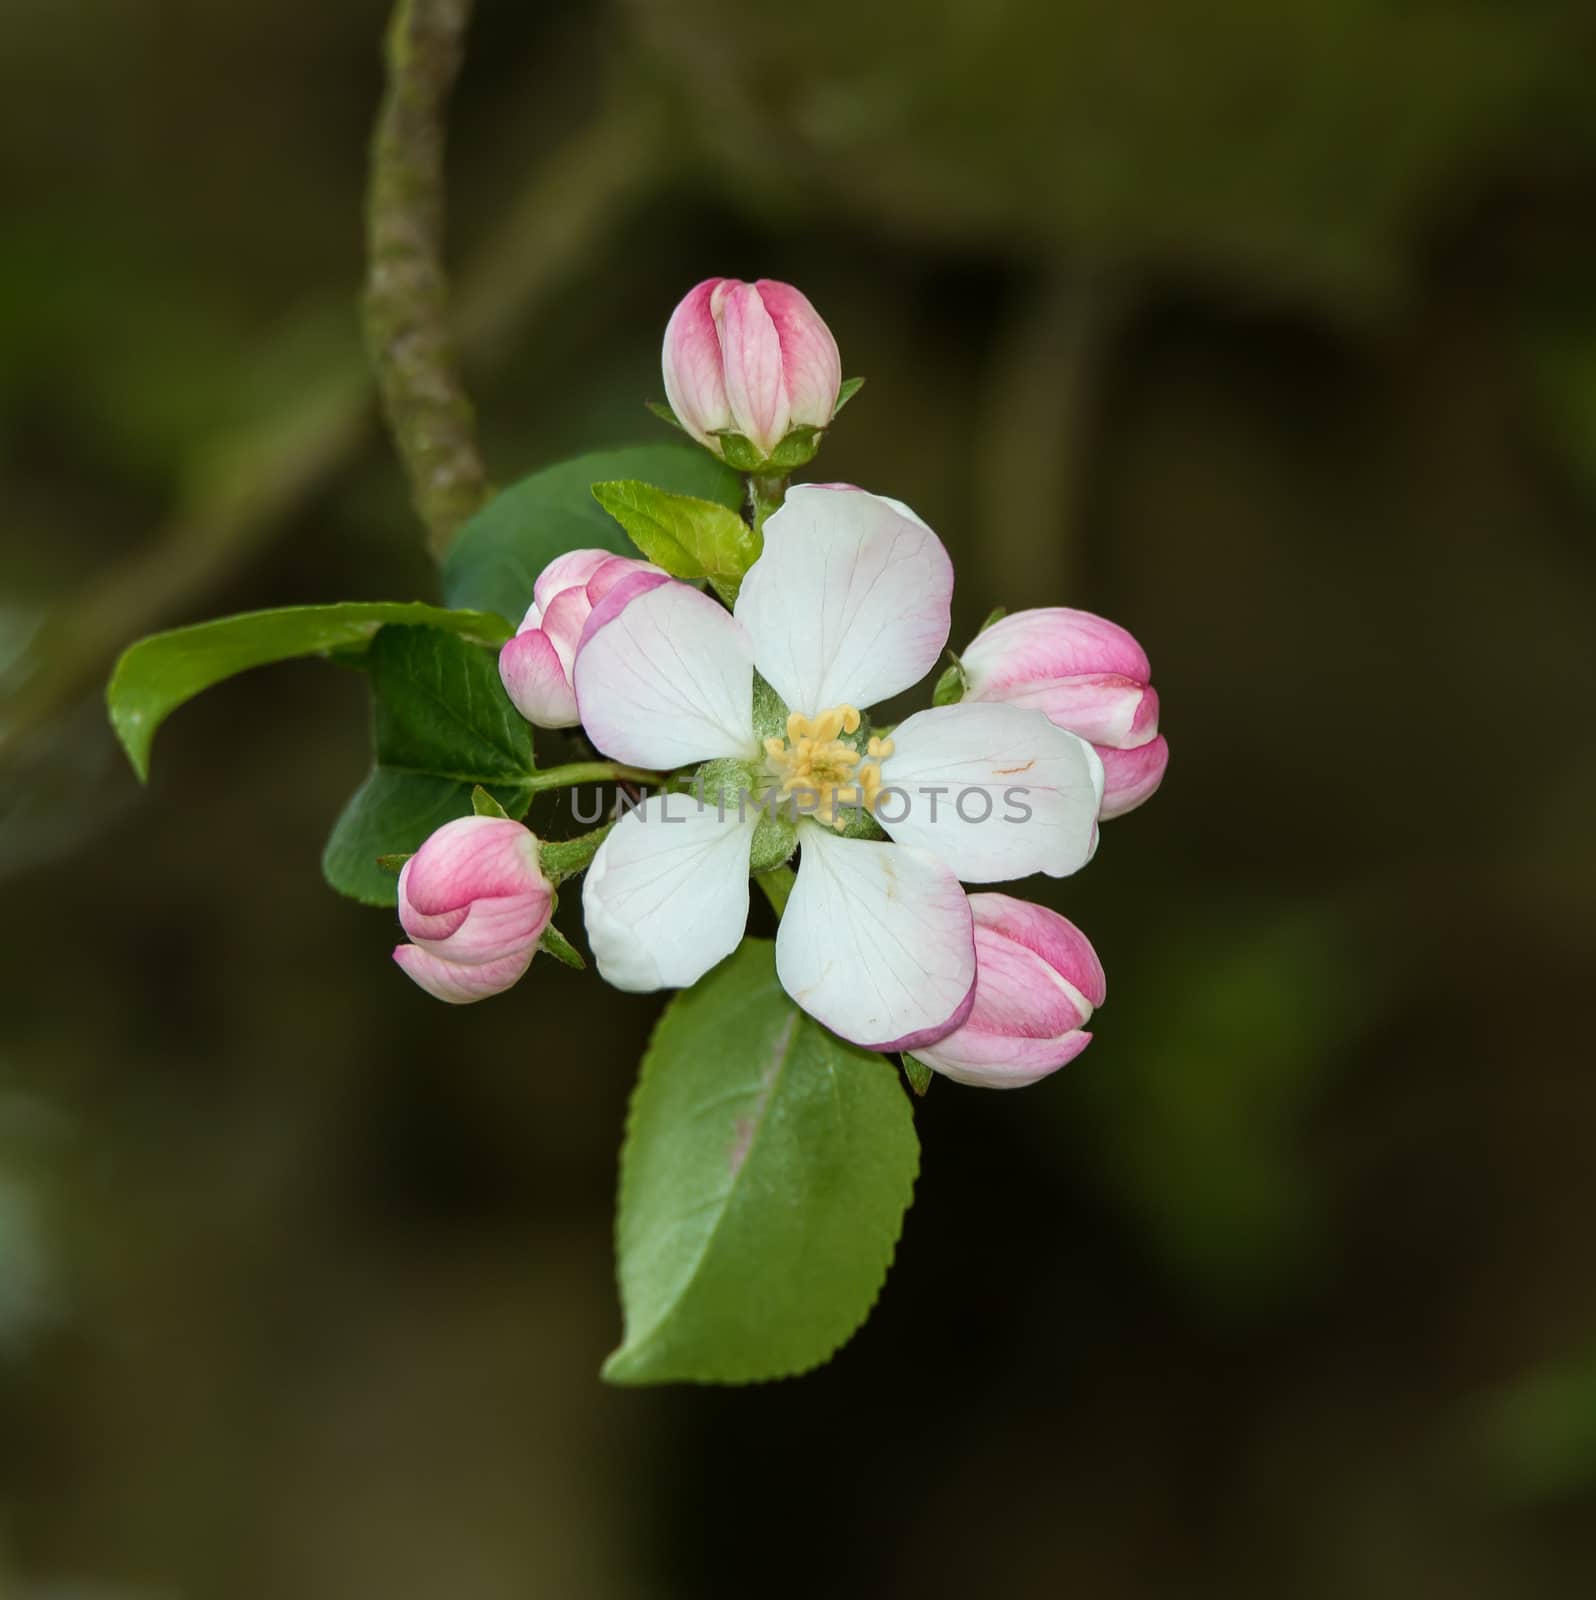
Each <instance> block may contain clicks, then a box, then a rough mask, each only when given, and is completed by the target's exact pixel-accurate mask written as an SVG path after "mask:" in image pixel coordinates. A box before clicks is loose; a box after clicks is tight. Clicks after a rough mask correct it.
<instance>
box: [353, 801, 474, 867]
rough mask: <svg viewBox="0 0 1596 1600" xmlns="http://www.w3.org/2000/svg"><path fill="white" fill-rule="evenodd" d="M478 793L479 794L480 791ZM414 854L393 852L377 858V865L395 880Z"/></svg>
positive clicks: (406, 851)
mask: <svg viewBox="0 0 1596 1600" xmlns="http://www.w3.org/2000/svg"><path fill="white" fill-rule="evenodd" d="M478 792H479V793H480V792H481V791H478ZM414 854H415V851H414V850H394V851H391V852H390V853H389V854H387V855H385V856H378V857H377V865H378V866H379V867H381V868H382V870H383V871H384V872H391V873H392V874H393V875H394V877H396V878H397V877H398V876H399V874H400V873H401V872H403V871H404V870H405V862H407V861H408V860H409V859H410V858H411V856H413V855H414Z"/></svg>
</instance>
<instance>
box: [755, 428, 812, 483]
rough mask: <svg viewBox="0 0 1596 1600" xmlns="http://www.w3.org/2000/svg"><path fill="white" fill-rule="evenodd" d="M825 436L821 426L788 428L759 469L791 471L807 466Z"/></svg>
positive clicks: (765, 470)
mask: <svg viewBox="0 0 1596 1600" xmlns="http://www.w3.org/2000/svg"><path fill="white" fill-rule="evenodd" d="M825 436H826V434H825V430H824V429H823V428H809V427H800V428H790V429H788V431H787V433H786V435H785V437H784V438H783V439H782V441H781V443H780V444H778V445H777V446H776V448H775V449H774V450H772V451H771V452H770V455H769V457H768V458H767V460H766V461H765V462H764V464H763V466H762V467H761V468H760V469H759V470H761V471H764V472H769V471H771V470H775V471H777V472H791V471H792V470H793V468H794V467H807V466H808V465H809V463H810V462H811V461H813V460H814V459H815V453H816V452H817V451H818V450H819V449H820V441H821V440H822V439H824V438H825Z"/></svg>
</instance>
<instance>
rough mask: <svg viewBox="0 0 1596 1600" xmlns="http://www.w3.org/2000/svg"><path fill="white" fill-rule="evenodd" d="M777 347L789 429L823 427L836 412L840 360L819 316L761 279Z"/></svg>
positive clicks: (785, 287)
mask: <svg viewBox="0 0 1596 1600" xmlns="http://www.w3.org/2000/svg"><path fill="white" fill-rule="evenodd" d="M755 287H756V288H757V289H758V290H759V296H760V299H761V300H763V301H764V304H765V310H766V311H767V312H769V314H770V320H771V322H772V323H774V324H775V328H776V338H777V340H778V341H779V342H780V344H781V373H782V380H783V382H784V383H785V384H786V386H787V407H788V411H789V412H790V414H791V421H790V422H789V424H788V425H789V426H790V427H810V428H824V427H825V426H826V425H827V424H828V423H829V422H830V421H831V414H832V412H833V411H835V410H836V409H837V391H838V390H839V389H840V388H841V387H842V357H841V356H840V355H839V354H838V351H837V341H836V340H835V339H834V338H833V337H832V335H831V329H830V328H828V327H827V326H826V324H825V323H824V321H822V319H821V316H820V313H819V312H818V311H816V310H815V308H814V307H813V306H812V305H811V304H810V303H809V300H808V298H807V297H806V296H804V295H802V294H800V293H799V292H798V290H796V289H795V288H793V286H792V285H791V284H790V283H777V282H776V281H775V280H774V279H773V278H761V279H760V280H759V282H758V283H757V284H756V285H755Z"/></svg>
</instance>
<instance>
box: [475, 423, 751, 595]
mask: <svg viewBox="0 0 1596 1600" xmlns="http://www.w3.org/2000/svg"><path fill="white" fill-rule="evenodd" d="M621 478H630V479H636V480H638V481H640V482H643V483H651V484H655V485H657V486H658V487H659V488H661V489H664V490H667V491H669V492H671V493H674V494H685V495H693V496H695V497H697V498H698V499H700V500H710V501H713V502H714V503H715V504H717V505H720V506H724V507H726V508H727V509H728V510H731V511H736V509H737V508H738V507H739V506H740V505H741V504H742V503H743V483H742V479H741V478H739V477H738V476H737V474H736V473H735V472H733V471H732V470H731V469H730V468H729V467H728V466H727V465H726V464H725V463H724V462H722V461H717V460H716V459H715V457H714V456H713V455H711V454H710V453H709V451H707V450H704V449H701V448H700V447H699V446H698V445H696V444H686V443H676V442H672V443H669V444H642V445H633V446H631V447H630V448H627V449H621V450H601V451H598V452H596V453H595V454H593V455H586V456H577V457H576V458H575V459H574V460H571V461H562V462H560V463H558V465H556V466H552V467H545V468H544V469H543V470H542V471H541V472H534V473H533V474H532V475H531V476H530V477H526V478H522V479H521V481H520V482H519V483H514V484H512V485H511V486H510V487H509V488H508V489H506V490H505V491H504V492H503V493H502V494H500V495H498V496H497V497H496V498H495V499H493V500H492V501H490V502H489V503H488V504H487V505H486V506H484V507H483V508H482V510H481V511H479V512H478V513H477V514H476V515H475V516H474V517H473V518H472V519H471V520H470V521H469V522H468V523H467V524H466V525H465V527H464V528H462V529H461V530H460V536H459V537H458V538H457V539H456V540H455V542H454V544H453V545H452V546H451V547H450V549H449V554H448V557H447V559H446V560H445V561H444V564H443V587H444V593H445V594H446V595H447V597H448V600H449V603H450V604H451V605H458V606H476V607H482V608H486V609H488V610H491V611H498V612H501V613H502V614H503V615H504V616H507V617H510V618H513V619H514V620H515V621H517V622H519V621H520V619H521V618H522V617H523V616H524V615H525V613H526V608H527V607H528V606H529V605H530V604H531V603H532V585H533V582H534V581H535V580H536V578H537V576H538V574H539V573H540V572H542V570H543V569H544V568H545V567H546V566H547V565H548V564H549V563H550V562H551V561H552V560H554V558H555V557H556V556H560V555H564V554H565V553H566V552H567V551H568V550H588V549H593V550H613V551H614V552H615V554H616V555H630V554H631V553H632V547H631V545H630V544H629V542H628V541H627V538H626V535H625V534H624V533H623V532H622V531H621V529H620V528H619V527H618V526H617V524H616V523H615V521H614V519H613V518H612V517H610V516H608V515H606V514H605V512H604V510H603V509H602V508H601V507H600V506H599V505H598V504H597V502H596V501H595V500H594V499H593V496H592V494H591V493H590V492H589V491H590V490H591V488H592V486H593V485H594V484H595V483H601V482H613V481H615V480H617V479H621Z"/></svg>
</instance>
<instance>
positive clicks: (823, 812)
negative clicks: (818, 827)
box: [765, 706, 892, 833]
mask: <svg viewBox="0 0 1596 1600" xmlns="http://www.w3.org/2000/svg"><path fill="white" fill-rule="evenodd" d="M860 720H861V719H860V716H859V713H858V711H857V710H855V708H854V707H853V706H833V707H832V708H831V709H830V710H829V711H822V712H821V713H820V714H819V715H818V716H815V717H806V716H804V715H803V713H802V712H798V711H794V712H792V713H791V715H789V716H788V718H787V737H786V739H785V740H782V739H775V738H772V739H766V740H765V756H766V761H765V766H766V769H767V770H768V771H769V772H770V774H771V776H772V777H774V778H777V779H779V780H780V794H781V796H782V798H783V799H786V798H787V797H788V796H789V795H792V796H799V795H801V796H802V797H803V802H804V803H805V804H804V809H805V810H806V811H809V812H810V813H811V814H812V815H813V816H815V817H816V818H818V819H819V820H820V821H822V822H825V823H827V824H828V825H829V826H831V827H833V828H835V829H837V831H838V832H839V833H840V832H841V831H842V830H843V829H844V828H846V827H847V825H848V819H847V816H846V815H845V811H846V810H848V809H854V808H858V807H860V806H862V807H864V808H865V809H866V810H868V809H869V808H870V807H871V806H873V805H874V804H875V800H876V795H877V794H878V793H879V792H880V789H881V769H880V768H879V767H877V766H874V765H861V763H862V762H863V760H864V758H863V757H862V756H861V755H860V754H859V752H858V751H857V750H855V749H854V747H853V746H852V745H851V744H847V743H845V742H844V741H843V739H842V738H841V737H839V736H840V735H842V734H853V733H857V732H858V731H859V725H860ZM868 748H869V753H870V754H871V755H872V756H874V757H876V758H877V759H879V758H881V757H883V756H888V755H891V754H892V741H891V740H890V739H872V740H871V741H870V743H869V747H868Z"/></svg>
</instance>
